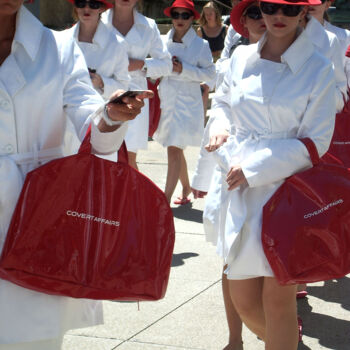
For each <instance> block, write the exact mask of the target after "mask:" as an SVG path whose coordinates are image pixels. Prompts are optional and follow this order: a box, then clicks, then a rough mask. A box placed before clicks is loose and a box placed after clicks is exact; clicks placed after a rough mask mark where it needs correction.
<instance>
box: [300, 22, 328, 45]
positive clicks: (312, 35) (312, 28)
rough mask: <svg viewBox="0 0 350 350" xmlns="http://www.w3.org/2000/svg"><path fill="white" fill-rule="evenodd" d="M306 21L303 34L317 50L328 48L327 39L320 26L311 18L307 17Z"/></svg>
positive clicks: (323, 29)
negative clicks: (304, 33)
mask: <svg viewBox="0 0 350 350" xmlns="http://www.w3.org/2000/svg"><path fill="white" fill-rule="evenodd" d="M307 19H308V22H307V24H306V27H305V32H306V34H307V35H308V37H309V39H310V41H311V42H312V43H313V44H314V45H316V47H318V48H323V47H325V46H326V47H327V46H328V47H329V45H330V44H329V38H328V35H327V32H326V30H325V28H324V27H323V26H322V24H321V23H320V22H319V21H318V20H317V19H315V18H314V17H313V16H307Z"/></svg>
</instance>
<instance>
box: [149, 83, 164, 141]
mask: <svg viewBox="0 0 350 350" xmlns="http://www.w3.org/2000/svg"><path fill="white" fill-rule="evenodd" d="M159 83H160V79H157V80H156V81H155V82H154V83H153V82H152V81H150V80H149V79H147V88H148V90H152V91H153V93H154V96H153V98H151V99H150V100H149V128H148V136H149V137H153V134H154V133H155V132H156V130H157V128H158V124H159V120H160V113H161V110H160V99H159V94H158V85H159Z"/></svg>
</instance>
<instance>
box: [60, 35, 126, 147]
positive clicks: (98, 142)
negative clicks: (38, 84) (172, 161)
mask: <svg viewBox="0 0 350 350" xmlns="http://www.w3.org/2000/svg"><path fill="white" fill-rule="evenodd" d="M60 54H61V57H62V58H63V60H62V65H63V69H64V90H63V106H64V110H65V112H66V114H67V115H68V117H69V118H70V120H71V121H72V123H73V125H74V127H75V130H76V133H77V135H78V137H79V139H80V140H81V141H82V140H83V139H84V137H85V134H86V131H87V129H88V127H89V125H90V123H91V121H92V120H91V118H90V116H92V115H93V114H94V112H95V111H96V110H97V109H98V108H99V107H100V106H101V105H102V104H103V103H104V101H103V99H102V97H101V96H100V95H99V94H98V93H97V92H96V91H95V90H94V88H93V87H92V85H91V79H90V76H89V73H88V70H87V66H86V63H85V59H84V56H83V53H82V52H81V51H80V49H79V47H78V45H77V44H76V43H75V42H74V41H73V40H72V41H71V42H70V43H68V44H65V45H63V49H62V51H61V52H60ZM99 121H100V119H98V118H97V119H96V120H94V122H93V123H91V124H92V130H91V131H92V135H91V144H92V146H93V149H94V150H95V151H96V152H97V153H103V154H107V153H111V152H114V151H117V150H118V149H119V147H120V145H121V144H122V142H123V140H124V135H125V131H126V128H127V125H122V126H121V127H119V128H118V129H117V130H116V131H114V132H111V133H101V132H100V131H99V129H98V128H97V124H98V122H99ZM126 124H127V123H126Z"/></svg>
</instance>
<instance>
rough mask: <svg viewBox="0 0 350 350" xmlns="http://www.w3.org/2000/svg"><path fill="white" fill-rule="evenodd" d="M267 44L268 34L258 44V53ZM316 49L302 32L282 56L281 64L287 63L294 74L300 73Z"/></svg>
mask: <svg viewBox="0 0 350 350" xmlns="http://www.w3.org/2000/svg"><path fill="white" fill-rule="evenodd" d="M265 42H266V33H265V34H264V35H263V36H262V38H261V39H260V40H259V42H258V53H260V52H261V50H262V48H263V47H264V44H265ZM314 51H315V49H314V47H313V45H312V43H311V42H310V39H309V38H308V36H307V35H306V33H305V30H303V31H301V32H300V33H299V35H298V37H297V38H296V39H295V41H294V42H293V43H292V45H291V46H289V48H288V49H287V50H286V51H285V52H284V53H283V55H282V56H281V62H282V63H286V64H287V65H288V67H289V68H290V70H291V71H292V72H293V74H296V73H298V71H299V70H300V69H301V67H302V66H303V65H304V63H305V62H306V61H307V60H308V59H309V58H310V57H311V56H312V54H313V53H314Z"/></svg>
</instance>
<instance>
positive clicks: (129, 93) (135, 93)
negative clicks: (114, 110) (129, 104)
mask: <svg viewBox="0 0 350 350" xmlns="http://www.w3.org/2000/svg"><path fill="white" fill-rule="evenodd" d="M150 92H151V91H149V90H129V91H125V92H124V93H122V94H121V95H119V96H117V97H115V98H113V99H111V100H109V101H108V102H107V104H108V103H124V102H123V99H124V97H131V98H135V97H137V96H140V97H141V95H145V97H143V98H152V97H153V95H152V96H151V95H150ZM152 94H153V93H152Z"/></svg>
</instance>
